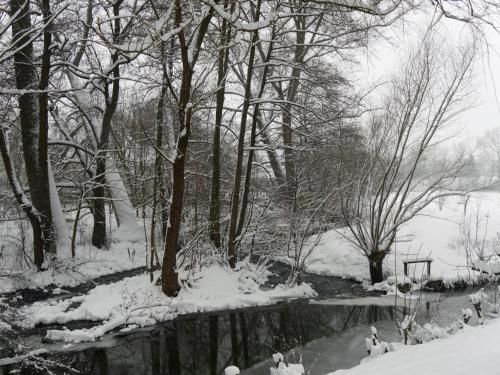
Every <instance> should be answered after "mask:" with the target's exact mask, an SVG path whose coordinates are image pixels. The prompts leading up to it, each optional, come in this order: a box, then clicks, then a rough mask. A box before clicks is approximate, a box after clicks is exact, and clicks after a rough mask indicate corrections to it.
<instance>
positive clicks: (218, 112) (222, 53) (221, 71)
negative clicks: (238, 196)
mask: <svg viewBox="0 0 500 375" xmlns="http://www.w3.org/2000/svg"><path fill="white" fill-rule="evenodd" d="M227 5H228V0H225V2H224V8H227ZM234 6H235V2H233V3H232V5H231V13H232V11H233V9H234ZM229 40H231V27H230V26H229V25H228V22H227V20H226V19H223V20H222V28H221V31H220V42H221V45H220V48H219V55H218V60H217V90H218V91H217V96H216V108H215V129H214V137H213V146H212V187H211V194H210V211H209V214H208V220H209V225H210V240H211V241H212V242H213V244H214V246H215V247H216V248H217V249H219V248H220V246H221V238H220V127H221V123H222V112H223V109H224V96H225V87H226V75H227V71H228V64H229V47H227V43H228V42H229Z"/></svg>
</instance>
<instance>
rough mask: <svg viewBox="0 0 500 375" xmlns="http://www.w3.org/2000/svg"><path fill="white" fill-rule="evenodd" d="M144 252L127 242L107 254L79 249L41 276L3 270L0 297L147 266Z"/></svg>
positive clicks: (79, 282) (74, 282)
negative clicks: (73, 256)
mask: <svg viewBox="0 0 500 375" xmlns="http://www.w3.org/2000/svg"><path fill="white" fill-rule="evenodd" d="M144 249H145V246H144V243H143V242H142V243H133V242H129V241H122V242H119V243H116V244H112V245H111V247H110V249H109V250H99V249H97V248H95V247H92V246H88V247H83V246H82V247H79V248H77V251H76V253H77V256H76V257H75V258H74V259H71V258H69V259H62V260H57V261H56V262H54V263H53V264H50V266H49V268H48V269H47V270H45V271H42V272H36V270H34V269H31V270H29V269H24V270H18V269H11V270H2V274H3V275H2V277H0V293H8V292H13V291H15V290H18V289H24V288H32V289H36V288H45V287H47V286H48V285H52V284H53V285H58V286H60V287H65V286H76V285H79V284H82V283H84V282H86V281H88V280H92V279H94V278H96V277H99V276H103V275H108V274H112V273H115V272H120V271H127V270H131V269H134V268H137V267H141V266H144V265H145V264H146V253H145V250H144ZM9 276H10V277H9Z"/></svg>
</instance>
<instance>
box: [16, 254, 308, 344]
mask: <svg viewBox="0 0 500 375" xmlns="http://www.w3.org/2000/svg"><path fill="white" fill-rule="evenodd" d="M157 276H158V275H155V280H156V278H157ZM268 276H269V271H268V270H267V268H266V267H264V266H259V265H256V264H252V263H250V262H246V261H244V262H240V264H239V266H238V268H237V270H236V271H233V270H231V269H230V268H229V267H227V266H223V265H220V264H212V265H210V266H208V267H205V268H202V269H201V270H200V271H199V272H197V273H196V274H195V275H194V276H193V275H181V279H184V280H186V282H185V283H184V285H183V287H182V289H181V290H180V292H179V295H178V296H177V297H176V298H169V297H167V296H165V295H164V294H163V292H162V291H161V288H160V287H159V286H156V285H155V284H154V283H151V282H150V281H149V276H148V275H145V274H142V275H138V276H133V277H129V278H125V279H124V280H121V281H118V282H115V283H112V284H108V285H99V286H97V287H95V288H94V289H92V290H90V291H89V292H88V293H86V294H84V295H81V296H75V297H71V298H67V299H65V298H61V299H53V300H49V301H41V302H36V303H34V304H31V305H28V306H26V307H24V308H23V309H22V310H21V311H20V314H21V319H19V321H18V322H16V325H18V326H20V327H23V328H31V327H35V326H37V325H47V324H52V323H56V324H65V323H68V322H71V321H81V320H86V321H97V322H101V321H102V324H99V325H96V326H95V327H92V328H89V329H78V330H73V331H69V330H66V329H61V330H59V329H56V330H49V331H48V332H47V335H46V338H47V339H49V340H59V341H65V342H80V341H94V340H96V339H97V338H99V337H101V336H103V335H104V334H106V333H107V332H109V331H111V330H115V329H117V328H119V327H120V328H124V327H128V328H127V329H132V328H135V327H143V326H148V325H153V324H156V323H158V322H162V321H166V320H170V319H173V318H175V317H176V316H178V315H182V314H188V313H197V312H207V311H214V310H221V309H234V308H242V307H250V306H258V305H269V304H273V303H276V302H277V301H278V300H282V299H288V298H300V297H313V296H315V295H316V292H315V291H314V290H313V289H312V288H311V286H310V285H308V284H306V283H302V284H301V285H299V286H295V287H292V288H286V287H285V286H283V285H277V286H275V287H274V288H272V289H268V290H263V288H262V286H263V285H264V283H265V282H266V281H267V279H268Z"/></svg>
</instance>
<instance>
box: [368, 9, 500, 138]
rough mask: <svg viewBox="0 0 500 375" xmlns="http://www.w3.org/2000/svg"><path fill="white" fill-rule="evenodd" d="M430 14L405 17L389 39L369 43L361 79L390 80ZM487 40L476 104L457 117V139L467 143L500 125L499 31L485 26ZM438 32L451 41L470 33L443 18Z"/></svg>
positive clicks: (478, 67) (474, 98)
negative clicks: (499, 97)
mask: <svg viewBox="0 0 500 375" xmlns="http://www.w3.org/2000/svg"><path fill="white" fill-rule="evenodd" d="M428 19H429V18H428V15H423V14H420V15H418V16H414V17H411V18H410V19H406V20H405V22H404V23H401V24H399V25H398V26H397V27H393V28H390V29H387V30H386V31H385V34H386V36H387V39H388V40H383V39H382V38H381V39H380V40H378V41H377V42H375V43H370V48H369V49H368V51H366V52H365V53H364V55H363V56H362V57H360V60H361V61H360V62H361V64H360V66H359V77H360V78H359V79H360V82H363V81H367V82H368V83H369V84H372V83H374V82H379V81H383V80H385V79H388V78H389V76H390V75H391V73H394V72H396V71H397V70H398V66H399V63H400V61H401V59H402V58H403V56H405V54H406V49H407V48H408V46H409V44H410V43H411V41H412V40H413V41H414V40H415V38H417V37H418V35H421V33H422V32H423V30H425V27H426V25H427V24H428ZM484 31H485V43H483V44H484V46H483V47H482V51H481V54H479V56H478V57H477V61H476V63H475V65H474V79H473V82H472V84H473V89H474V90H475V94H474V95H471V102H474V103H477V105H476V106H475V107H474V108H473V109H471V110H469V111H466V112H464V113H462V114H461V115H460V116H459V117H458V118H457V124H456V129H457V131H460V132H459V134H458V136H457V138H456V140H455V142H458V143H464V142H465V143H467V144H468V145H469V147H472V148H473V147H474V145H475V143H476V142H475V140H476V139H477V137H480V136H481V135H482V134H484V132H485V130H487V129H491V128H495V127H497V128H499V127H500V102H499V100H498V98H497V96H500V32H497V31H495V30H493V29H492V28H491V27H485V30H484ZM439 34H440V35H441V36H442V37H443V38H446V39H445V40H446V41H447V42H448V41H449V43H450V44H454V43H457V42H459V41H464V40H466V39H467V38H468V37H469V36H470V34H471V32H470V30H469V28H468V26H466V25H464V24H463V23H461V22H459V21H454V20H448V19H443V20H441V24H440V27H439Z"/></svg>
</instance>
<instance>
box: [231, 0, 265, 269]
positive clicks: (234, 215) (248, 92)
mask: <svg viewBox="0 0 500 375" xmlns="http://www.w3.org/2000/svg"><path fill="white" fill-rule="evenodd" d="M261 3H262V1H261V0H257V4H256V7H255V14H254V21H255V22H258V21H259V18H260V7H261ZM258 40H259V31H258V30H255V31H254V32H253V35H252V42H251V46H250V52H249V56H248V67H247V77H246V82H245V96H244V101H243V108H242V110H241V123H240V132H239V136H238V153H237V157H236V168H235V173H234V185H233V194H232V197H231V217H230V222H229V236H228V244H227V247H228V250H227V257H228V260H229V265H230V266H231V268H234V267H236V233H237V232H236V229H237V228H236V226H237V222H238V208H239V205H240V189H241V176H242V174H243V149H244V146H245V132H246V125H247V117H248V110H249V108H250V100H251V98H252V75H253V69H254V63H255V48H256V44H257V42H258Z"/></svg>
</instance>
